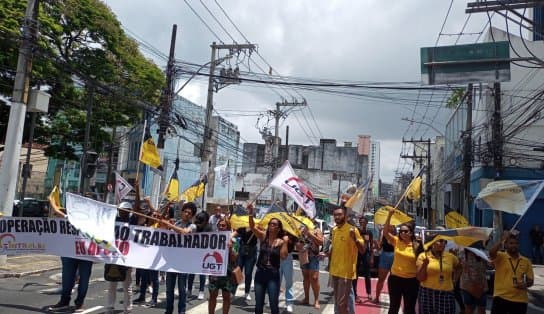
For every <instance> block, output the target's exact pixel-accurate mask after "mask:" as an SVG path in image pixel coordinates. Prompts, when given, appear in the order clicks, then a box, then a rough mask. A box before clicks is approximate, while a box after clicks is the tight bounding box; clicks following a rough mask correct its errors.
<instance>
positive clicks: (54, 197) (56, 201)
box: [49, 185, 62, 208]
mask: <svg viewBox="0 0 544 314" xmlns="http://www.w3.org/2000/svg"><path fill="white" fill-rule="evenodd" d="M49 202H51V203H52V205H54V206H55V207H57V208H62V205H61V204H60V190H59V187H58V186H56V185H55V186H54V187H53V190H52V191H51V193H49Z"/></svg>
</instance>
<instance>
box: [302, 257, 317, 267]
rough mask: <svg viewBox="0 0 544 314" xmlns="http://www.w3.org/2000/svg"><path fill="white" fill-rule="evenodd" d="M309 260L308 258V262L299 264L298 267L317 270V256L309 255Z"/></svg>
mask: <svg viewBox="0 0 544 314" xmlns="http://www.w3.org/2000/svg"><path fill="white" fill-rule="evenodd" d="M309 260H310V262H309V263H307V264H304V265H300V269H306V270H313V271H318V270H319V256H310V257H309Z"/></svg>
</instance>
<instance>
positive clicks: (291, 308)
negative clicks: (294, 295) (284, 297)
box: [287, 304, 293, 313]
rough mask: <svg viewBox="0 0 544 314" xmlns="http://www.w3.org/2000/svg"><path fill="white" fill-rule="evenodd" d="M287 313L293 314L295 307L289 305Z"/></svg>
mask: <svg viewBox="0 0 544 314" xmlns="http://www.w3.org/2000/svg"><path fill="white" fill-rule="evenodd" d="M287 312H289V313H293V306H292V305H291V304H288V305H287Z"/></svg>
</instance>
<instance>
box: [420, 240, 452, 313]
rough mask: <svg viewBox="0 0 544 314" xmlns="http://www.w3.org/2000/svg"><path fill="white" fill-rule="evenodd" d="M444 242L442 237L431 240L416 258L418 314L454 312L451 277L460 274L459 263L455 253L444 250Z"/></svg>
mask: <svg viewBox="0 0 544 314" xmlns="http://www.w3.org/2000/svg"><path fill="white" fill-rule="evenodd" d="M446 242H447V241H446V240H443V239H440V240H437V241H435V242H433V244H431V248H430V249H429V250H428V251H426V252H423V253H421V254H419V256H418V258H417V262H416V265H417V279H418V280H419V282H420V284H421V286H420V287H419V295H418V304H419V313H420V314H435V313H442V314H448V313H452V314H453V313H455V296H454V295H453V282H454V280H453V277H454V274H455V276H457V275H459V274H460V272H459V271H460V264H459V259H458V258H457V257H456V256H455V255H453V254H451V253H449V252H445V251H444V248H445V247H446Z"/></svg>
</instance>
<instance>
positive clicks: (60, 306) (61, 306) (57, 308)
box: [47, 302, 70, 311]
mask: <svg viewBox="0 0 544 314" xmlns="http://www.w3.org/2000/svg"><path fill="white" fill-rule="evenodd" d="M69 308H70V304H68V303H63V302H59V303H57V304H55V305H51V306H50V307H48V308H47V310H49V311H62V310H67V309H69Z"/></svg>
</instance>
